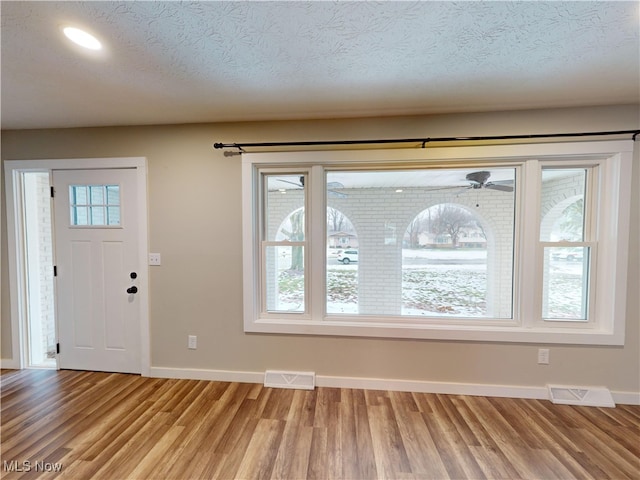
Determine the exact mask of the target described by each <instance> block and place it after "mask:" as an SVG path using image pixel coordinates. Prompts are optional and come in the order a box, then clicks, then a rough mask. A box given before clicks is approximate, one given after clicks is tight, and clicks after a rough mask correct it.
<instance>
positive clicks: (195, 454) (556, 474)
mask: <svg viewBox="0 0 640 480" xmlns="http://www.w3.org/2000/svg"><path fill="white" fill-rule="evenodd" d="M0 380H1V385H0V386H1V408H2V410H1V412H2V417H1V430H0V434H1V439H2V445H1V447H2V451H1V462H2V465H1V468H2V472H1V476H2V478H6V479H13V478H47V479H49V478H76V479H83V478H84V479H88V478H104V479H109V480H114V479H145V478H151V479H201V478H220V479H263V478H264V479H269V478H273V479H276V478H283V479H305V478H321V479H331V478H343V479H363V480H367V479H376V478H390V479H411V478H415V479H447V478H455V479H462V478H467V479H483V478H504V479H545V480H546V479H553V478H579V479H587V478H603V479H604V478H611V479H625V478H633V479H638V478H640V407H638V406H618V407H616V408H615V409H606V408H603V409H600V408H591V407H573V406H562V405H553V404H551V403H550V402H548V401H538V400H514V399H504V398H486V397H466V396H458V395H435V394H415V393H400V392H388V391H372V390H349V389H337V388H317V389H316V390H314V391H303V390H278V389H270V388H265V387H263V386H262V385H257V384H243V383H226V382H208V381H195V380H166V379H154V378H142V377H139V376H135V375H120V374H108V373H96V372H74V371H59V372H56V371H43V370H23V371H11V370H5V371H2V375H1V377H0ZM56 469H60V470H59V471H57V472H56V471H55V470H56ZM20 470H22V471H20Z"/></svg>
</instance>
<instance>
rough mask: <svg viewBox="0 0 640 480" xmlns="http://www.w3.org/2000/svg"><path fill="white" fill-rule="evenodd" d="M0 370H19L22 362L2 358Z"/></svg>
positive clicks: (0, 359)
mask: <svg viewBox="0 0 640 480" xmlns="http://www.w3.org/2000/svg"><path fill="white" fill-rule="evenodd" d="M0 368H6V369H8V370H19V369H20V362H19V361H18V360H17V359H15V358H0Z"/></svg>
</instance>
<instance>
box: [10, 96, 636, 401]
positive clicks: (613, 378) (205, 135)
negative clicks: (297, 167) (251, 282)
mask: <svg viewBox="0 0 640 480" xmlns="http://www.w3.org/2000/svg"><path fill="white" fill-rule="evenodd" d="M639 113H640V110H639V108H638V106H620V107H598V108H582V109H579V108H578V109H562V110H536V111H522V112H496V113H476V114H453V115H439V116H413V117H394V118H371V119H353V120H333V121H330V120H326V121H292V122H260V123H233V124H207V125H202V124H200V125H179V126H150V127H121V128H88V129H62V130H30V131H29V130H25V131H5V132H2V159H3V161H4V160H6V159H11V160H17V159H40V158H78V157H118V156H144V157H147V159H148V162H149V235H150V240H149V243H150V251H152V252H160V253H161V254H162V262H163V264H162V266H160V267H152V268H150V288H151V292H150V298H151V305H150V313H151V355H152V358H151V365H152V366H153V367H174V368H189V369H212V370H233V371H251V372H262V371H264V370H265V369H287V370H313V371H315V372H316V373H317V374H319V375H332V376H347V377H372V378H390V379H407V380H422V381H432V382H460V383H478V384H494V385H522V386H527V385H530V386H542V385H545V384H547V383H563V384H567V383H570V384H578V385H605V386H607V387H609V388H610V389H611V390H614V391H620V392H639V391H640V341H639V340H640V325H639V324H640V320H639V318H638V311H639V310H640V306H639V298H640V283H639V275H638V271H639V263H640V259H639V252H640V240H639V230H638V224H639V223H640V222H638V220H639V219H640V201H639V199H640V195H639V193H638V192H640V165H639V162H638V158H639V155H638V151H639V150H640V144H639V146H638V147H636V152H635V162H634V171H633V188H634V200H633V207H632V215H633V219H632V230H631V238H630V249H631V256H630V261H631V268H630V270H629V284H628V286H629V294H628V296H627V298H628V300H627V313H628V315H627V342H626V345H625V346H624V347H582V346H551V347H550V348H551V364H550V365H548V366H540V365H537V349H538V348H539V345H520V344H500V343H474V342H448V341H410V340H381V339H367V338H335V337H307V336H293V335H260V334H245V333H243V331H242V290H241V287H242V267H241V263H242V252H241V197H240V191H241V188H240V183H241V181H240V180H241V178H240V177H241V173H240V158H239V157H237V156H233V157H225V156H224V155H223V151H222V150H214V149H213V148H212V144H213V143H214V142H252V141H293V140H335V139H362V138H402V137H439V136H477V135H507V134H528V133H556V132H582V131H601V130H627V129H637V128H640V117H639ZM3 187H4V185H3ZM3 192H4V188H3ZM3 195H4V193H3ZM3 203H4V202H3ZM1 265H2V272H1V279H2V322H1V327H2V343H1V347H2V356H3V357H5V358H7V357H9V358H10V357H11V342H10V338H9V332H10V318H9V308H8V307H9V298H8V290H9V289H8V284H7V279H8V274H7V266H8V262H7V250H6V216H5V214H4V212H3V213H2V262H1ZM188 334H192V335H198V350H196V351H190V350H188V349H187V348H186V345H187V335H188Z"/></svg>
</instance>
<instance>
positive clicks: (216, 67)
mask: <svg viewBox="0 0 640 480" xmlns="http://www.w3.org/2000/svg"><path fill="white" fill-rule="evenodd" d="M0 8H1V15H2V52H1V53H2V57H1V61H2V65H1V66H2V84H1V89H2V112H1V113H2V116H1V121H2V128H40V127H70V126H102V125H136V124H167V123H192V122H209V121H227V120H261V119H291V118H305V119H306V118H331V117H354V116H369V115H396V114H422V113H442V112H460V111H465V112H471V111H484V110H504V109H516V108H542V107H554V106H558V107H562V106H583V105H604V104H629V103H640V36H639V30H640V11H639V3H638V2H637V1H634V2H604V1H597V2H561V1H552V2H427V1H423V2H381V3H374V2H318V1H314V2H93V1H87V2H58V1H47V2H27V1H17V2H10V1H2V2H1V4H0ZM63 25H73V26H79V27H83V28H86V29H88V30H89V31H91V32H93V33H94V34H95V35H96V36H98V37H99V38H100V40H102V42H103V43H104V44H105V47H106V48H105V50H104V51H103V52H101V53H100V54H97V55H90V54H87V53H85V52H81V51H79V49H78V48H73V47H72V46H70V45H69V42H68V41H67V40H66V39H65V38H64V37H63V36H62V35H61V32H60V27H61V26H63Z"/></svg>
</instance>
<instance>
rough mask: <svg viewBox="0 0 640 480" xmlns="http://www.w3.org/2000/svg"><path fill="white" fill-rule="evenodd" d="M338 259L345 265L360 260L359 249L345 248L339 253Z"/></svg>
mask: <svg viewBox="0 0 640 480" xmlns="http://www.w3.org/2000/svg"><path fill="white" fill-rule="evenodd" d="M338 261H339V262H342V263H343V264H345V265H348V264H349V263H351V262H357V261H358V250H344V251H342V252H340V253H338Z"/></svg>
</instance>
